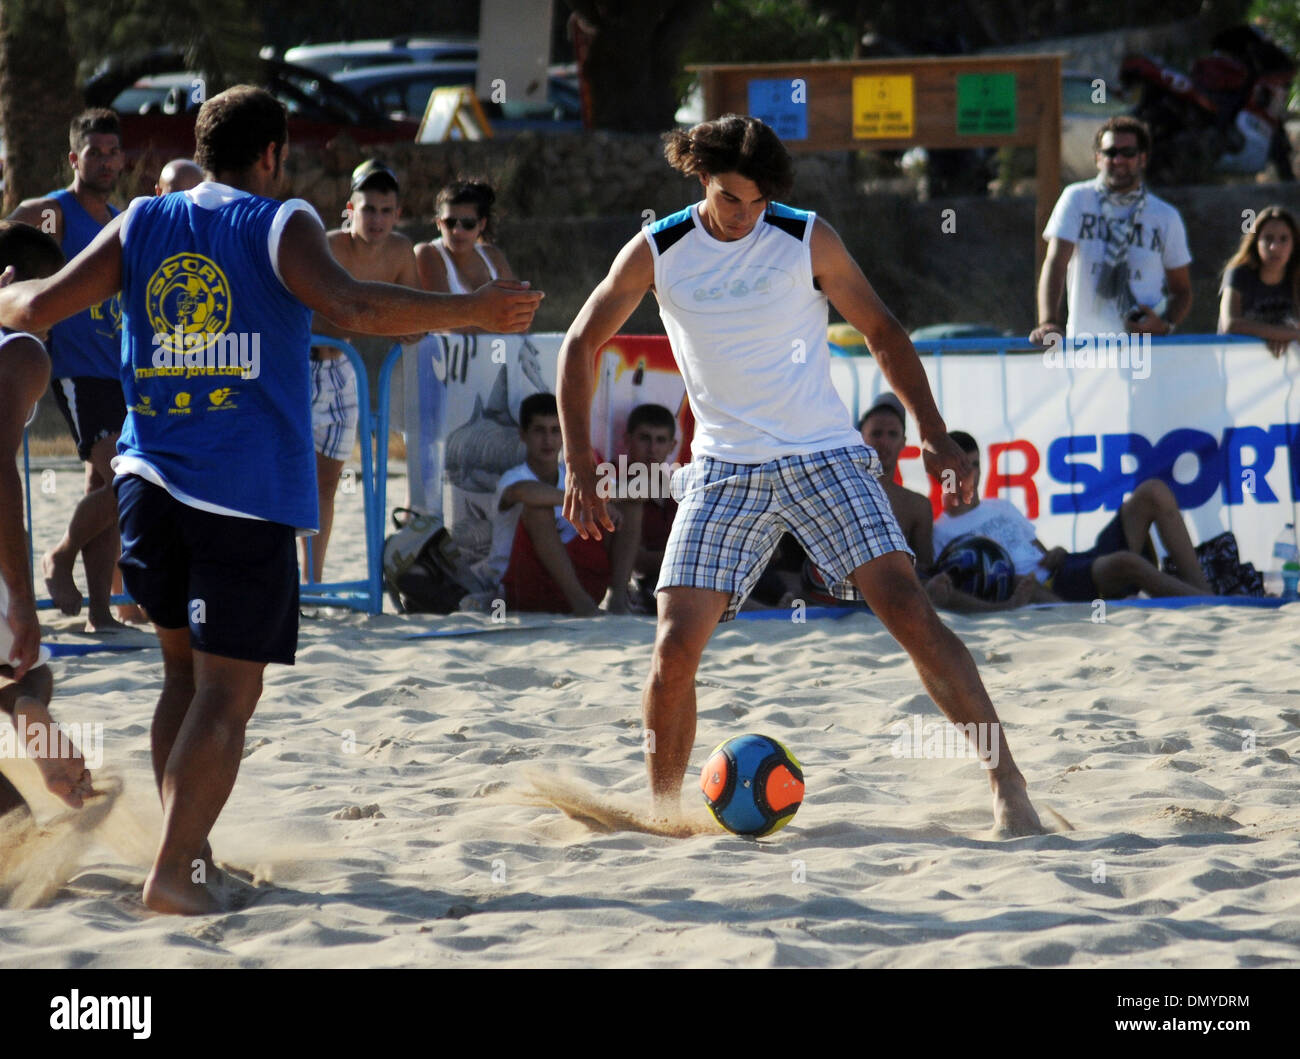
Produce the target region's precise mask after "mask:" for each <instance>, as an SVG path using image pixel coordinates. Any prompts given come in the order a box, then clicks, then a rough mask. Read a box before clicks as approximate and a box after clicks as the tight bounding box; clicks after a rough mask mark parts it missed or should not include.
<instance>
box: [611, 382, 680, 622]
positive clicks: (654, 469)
mask: <svg viewBox="0 0 1300 1059" xmlns="http://www.w3.org/2000/svg"><path fill="white" fill-rule="evenodd" d="M676 444H677V418H676V417H675V416H674V415H673V414H672V412H670V411H669V410H668V409H667V408H665V407H664V406H663V405H661V404H640V405H637V406H636V407H635V408H633V409H632V411H631V412H629V413H628V416H627V432H626V433H625V434H624V435H623V447H624V449H625V450H626V451H627V466H628V476H629V479H632V478H633V476H636V475H641V474H644V476H645V477H644V478H643V479H642V480H643V481H644V482H645V483H646V485H647V487H648V492H649V495H648V496H645V497H644V498H643V499H641V502H640V504H639V506H640V508H641V543H640V545H639V546H638V548H637V550H636V562H635V563H634V564H633V566H632V576H633V578H634V580H635V584H636V590H637V596H638V600H639V602H640V604H641V605H642V607H643V608H644V609H645V610H646V611H647V612H649V613H654V609H655V607H654V587H655V583H656V582H657V581H658V580H659V566H660V564H661V563H662V562H663V560H664V547H665V546H666V545H667V543H668V534H669V532H670V531H671V530H672V528H673V519H674V518H675V517H676V516H677V501H676V500H674V499H673V498H672V497H671V496H670V495H668V494H667V490H666V489H665V488H664V486H665V485H666V484H667V482H668V474H667V467H666V464H667V461H668V457H669V456H670V455H671V454H672V451H673V448H674V447H675V446H676ZM642 467H644V468H645V470H644V471H642V470H641V468H642ZM636 495H637V497H638V498H639V497H640V493H639V492H638V493H637V494H636Z"/></svg>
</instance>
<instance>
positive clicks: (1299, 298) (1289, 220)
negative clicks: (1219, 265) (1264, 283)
mask: <svg viewBox="0 0 1300 1059" xmlns="http://www.w3.org/2000/svg"><path fill="white" fill-rule="evenodd" d="M1269 221H1281V222H1282V223H1283V224H1285V225H1286V226H1287V227H1288V228H1290V229H1291V257H1290V258H1289V259H1288V260H1287V263H1286V271H1285V272H1284V273H1283V274H1282V286H1283V287H1284V288H1285V289H1286V290H1287V291H1288V292H1289V293H1290V295H1291V300H1292V302H1294V303H1295V304H1296V305H1300V225H1298V224H1297V223H1296V219H1295V217H1294V216H1292V214H1291V212H1290V211H1289V210H1284V209H1283V208H1282V207H1281V206H1265V207H1264V208H1263V209H1262V210H1260V211H1259V213H1257V214H1255V222H1254V223H1253V224H1252V225H1251V226H1250V230H1249V231H1247V232H1246V234H1245V235H1243V236H1242V237H1241V242H1240V243H1238V244H1237V250H1236V253H1234V254H1233V255H1232V257H1230V258H1228V263H1227V264H1226V265H1224V266H1223V275H1224V277H1226V276H1227V275H1228V273H1229V272H1231V271H1232V270H1233V269H1234V268H1236V267H1237V266H1238V265H1245V266H1246V267H1247V268H1252V269H1254V270H1255V271H1256V272H1258V271H1259V270H1260V269H1261V268H1262V267H1263V265H1264V262H1263V261H1261V260H1260V258H1259V233H1260V232H1261V231H1263V229H1264V225H1266V224H1267V223H1268V222H1269Z"/></svg>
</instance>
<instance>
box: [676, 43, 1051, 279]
mask: <svg viewBox="0 0 1300 1059" xmlns="http://www.w3.org/2000/svg"><path fill="white" fill-rule="evenodd" d="M1061 59H1062V56H1061V55H1059V54H1047V55H980V56H958V57H952V58H947V57H945V58H908V59H871V60H864V61H861V62H818V63H754V64H726V65H718V66H693V67H690V69H692V70H694V71H695V72H697V73H698V74H699V77H700V87H701V88H702V89H703V92H704V113H705V116H706V117H707V118H716V117H719V116H721V115H723V114H753V115H754V116H755V117H758V118H762V119H763V120H764V121H766V122H767V123H768V124H769V125H771V126H772V128H773V129H775V130H776V131H777V134H778V135H780V136H782V141H783V142H784V143H785V144H786V146H787V147H789V148H790V150H792V151H840V150H842V151H859V150H863V149H864V148H869V149H871V150H904V151H905V150H907V149H908V148H910V147H925V148H931V149H939V148H961V147H1013V146H1025V147H1033V148H1035V151H1036V153H1037V162H1038V203H1037V207H1036V211H1035V219H1036V222H1037V225H1038V231H1039V232H1041V231H1042V230H1043V228H1044V227H1046V225H1047V218H1048V216H1049V215H1050V214H1051V210H1052V206H1053V205H1054V204H1055V202H1056V197H1057V195H1058V194H1059V193H1060V190H1061ZM756 102H757V103H758V104H759V105H758V106H755V103H756ZM773 119H775V120H773ZM783 130H786V131H787V134H785V135H783ZM790 130H793V131H795V132H797V133H799V135H789V134H788V131H790ZM1035 242H1036V246H1035V258H1036V260H1037V261H1038V263H1039V265H1040V266H1041V264H1042V255H1043V253H1044V246H1043V242H1042V240H1041V239H1036V240H1035Z"/></svg>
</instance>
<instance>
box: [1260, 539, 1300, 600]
mask: <svg viewBox="0 0 1300 1059" xmlns="http://www.w3.org/2000/svg"><path fill="white" fill-rule="evenodd" d="M1298 589H1300V549H1297V548H1296V536H1295V523H1292V522H1288V523H1287V524H1286V527H1285V528H1284V529H1283V530H1282V532H1281V533H1279V534H1278V535H1277V539H1276V540H1274V541H1273V562H1272V563H1271V564H1270V566H1269V573H1268V577H1266V578H1265V584H1264V591H1266V592H1268V593H1269V594H1270V595H1279V596H1281V597H1282V598H1283V599H1300V591H1298Z"/></svg>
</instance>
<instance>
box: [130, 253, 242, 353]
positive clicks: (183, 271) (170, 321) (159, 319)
mask: <svg viewBox="0 0 1300 1059" xmlns="http://www.w3.org/2000/svg"><path fill="white" fill-rule="evenodd" d="M230 309H231V295H230V282H229V281H228V280H227V279H226V275H225V273H224V272H222V271H221V269H220V268H218V267H217V264H216V262H215V261H212V260H211V259H210V258H206V257H204V256H203V255H202V254H194V253H189V252H186V253H182V254H173V255H172V256H171V257H169V258H167V259H166V260H165V261H163V263H162V264H161V265H159V266H158V268H157V269H156V270H155V271H154V274H153V275H152V276H150V277H149V284H148V286H147V287H146V288H145V311H146V312H147V313H148V315H149V326H150V327H152V328H153V332H154V338H155V340H156V341H157V344H158V346H159V347H160V348H161V349H164V350H166V351H167V352H169V353H184V352H185V350H184V349H177V348H176V339H177V336H178V335H181V336H188V335H204V336H210V337H215V336H216V335H220V334H222V333H224V332H225V330H226V329H227V328H228V327H229V326H230Z"/></svg>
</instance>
